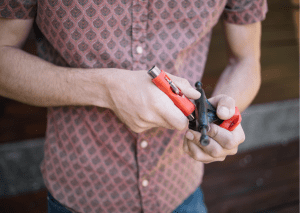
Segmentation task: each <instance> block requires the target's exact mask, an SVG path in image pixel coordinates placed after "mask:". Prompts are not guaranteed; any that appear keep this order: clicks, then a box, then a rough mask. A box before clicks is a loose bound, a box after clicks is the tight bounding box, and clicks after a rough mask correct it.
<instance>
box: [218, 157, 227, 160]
mask: <svg viewBox="0 0 300 213" xmlns="http://www.w3.org/2000/svg"><path fill="white" fill-rule="evenodd" d="M225 159H226V157H222V158H219V159H218V161H224V160H225Z"/></svg>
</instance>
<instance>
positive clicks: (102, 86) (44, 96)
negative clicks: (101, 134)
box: [0, 18, 200, 133]
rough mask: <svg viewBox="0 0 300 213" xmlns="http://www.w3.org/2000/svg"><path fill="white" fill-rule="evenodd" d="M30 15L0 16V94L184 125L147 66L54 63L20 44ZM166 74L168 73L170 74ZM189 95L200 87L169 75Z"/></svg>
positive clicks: (133, 123) (142, 125)
mask: <svg viewBox="0 0 300 213" xmlns="http://www.w3.org/2000/svg"><path fill="white" fill-rule="evenodd" d="M32 24H33V20H14V19H13V20H10V19H1V18H0V28H1V31H0V95H1V96H4V97H7V98H11V99H14V100H17V101H21V102H23V103H26V104H30V105H35V106H44V107H48V106H66V105H79V106H80V105H81V106H84V105H95V106H98V107H104V108H109V109H111V110H112V111H114V113H115V114H116V115H117V116H118V117H119V118H120V120H121V121H123V122H124V123H125V124H126V125H127V126H128V127H129V128H130V129H131V130H133V131H134V132H138V133H139V132H143V131H145V130H147V129H150V128H153V127H165V128H170V129H178V130H183V129H185V128H186V127H187V125H188V120H187V118H186V117H185V116H184V114H183V113H182V112H181V111H180V110H179V109H178V108H177V107H176V106H175V105H174V104H173V102H172V101H171V99H169V97H168V96H167V95H165V94H164V93H163V92H162V91H160V90H159V89H158V88H157V87H156V86H155V85H154V83H152V81H151V77H150V76H149V75H148V74H147V71H146V70H144V71H129V70H122V69H113V68H111V69H107V68H103V69H81V68H66V67H61V66H55V65H54V64H51V63H49V62H46V61H45V60H43V59H41V58H38V57H36V56H33V55H30V54H28V53H25V52H24V51H22V50H21V47H22V44H23V43H24V41H25V40H26V38H27V36H28V34H29V32H30V29H31V27H32ZM168 75H169V74H168ZM169 77H170V78H171V79H172V80H173V81H174V83H175V84H176V85H177V86H178V87H179V88H180V89H181V91H182V92H183V93H184V94H185V95H186V96H187V97H188V98H191V99H198V98H199V97H200V93H199V92H198V91H197V90H195V89H193V88H192V87H191V85H190V84H189V83H188V81H187V80H184V79H183V78H179V77H176V76H172V75H169Z"/></svg>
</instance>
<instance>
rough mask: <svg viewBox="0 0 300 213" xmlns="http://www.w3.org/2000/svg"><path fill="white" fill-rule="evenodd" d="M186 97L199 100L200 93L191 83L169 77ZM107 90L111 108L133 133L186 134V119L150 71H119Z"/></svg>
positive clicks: (114, 74)
mask: <svg viewBox="0 0 300 213" xmlns="http://www.w3.org/2000/svg"><path fill="white" fill-rule="evenodd" d="M168 76H169V77H170V78H171V79H172V81H173V82H174V83H175V84H176V86H178V87H179V88H180V89H181V91H182V92H183V94H185V96H187V97H188V98H190V99H198V98H199V97H200V93H199V92H198V91H197V90H196V89H194V88H193V87H192V86H191V85H190V84H189V83H188V81H187V80H185V79H183V78H179V77H176V76H173V75H171V74H168ZM111 78H112V79H114V80H113V81H109V83H108V85H107V89H108V91H109V96H110V104H109V105H110V106H109V108H110V109H111V110H113V111H114V113H115V114H116V115H117V117H118V118H120V120H121V121H122V122H124V123H125V124H126V125H127V126H128V127H129V128H130V129H131V130H133V131H134V132H137V133H140V132H143V131H145V130H148V129H150V128H153V127H165V128H168V129H178V130H184V129H185V128H186V127H187V125H188V119H187V118H186V116H185V115H184V114H183V113H182V112H181V111H180V110H179V109H178V108H177V107H176V106H175V105H174V103H173V102H172V100H171V99H170V98H169V97H168V96H167V95H166V94H165V93H163V92H162V91H161V90H160V89H158V88H157V87H156V85H155V84H154V83H153V82H152V81H151V80H152V79H151V77H150V76H149V75H148V74H147V71H146V70H144V71H126V70H115V71H114V72H112V75H111Z"/></svg>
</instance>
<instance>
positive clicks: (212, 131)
mask: <svg viewBox="0 0 300 213" xmlns="http://www.w3.org/2000/svg"><path fill="white" fill-rule="evenodd" d="M209 133H210V137H211V138H215V137H216V136H217V135H218V134H219V129H218V128H217V127H216V126H215V125H210V130H209Z"/></svg>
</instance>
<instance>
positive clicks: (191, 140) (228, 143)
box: [183, 95, 245, 163]
mask: <svg viewBox="0 0 300 213" xmlns="http://www.w3.org/2000/svg"><path fill="white" fill-rule="evenodd" d="M209 101H210V102H211V103H212V105H213V106H215V107H217V115H218V117H219V118H220V119H222V120H227V119H229V118H231V117H232V116H233V115H234V112H235V101H234V99H232V98H230V97H229V96H225V95H218V96H215V97H213V98H210V99H209ZM208 136H209V137H210V143H209V145H208V146H202V145H201V144H200V142H199V140H200V137H201V133H199V132H196V131H193V130H188V131H187V133H186V135H185V138H184V143H183V150H184V151H185V152H186V153H188V154H189V155H190V156H191V157H192V158H194V159H195V160H197V161H201V162H203V163H211V162H215V161H223V160H225V158H226V156H227V155H235V154H236V153H237V151H238V146H239V144H241V143H242V142H244V140H245V134H244V131H243V128H242V126H241V124H239V125H238V126H237V127H236V129H235V130H233V131H232V132H230V131H228V130H226V129H224V128H222V127H219V126H218V125H216V124H211V125H210V130H209V131H208Z"/></svg>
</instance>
